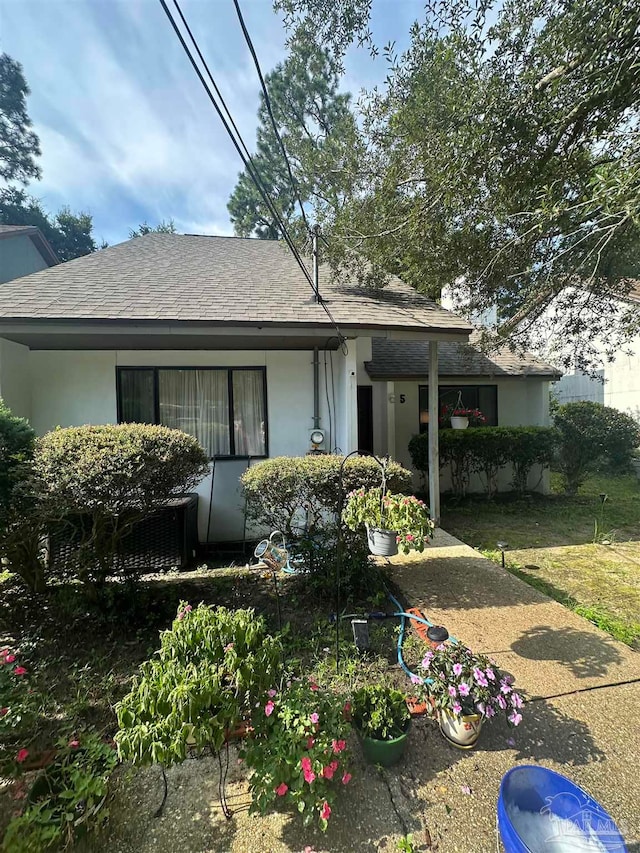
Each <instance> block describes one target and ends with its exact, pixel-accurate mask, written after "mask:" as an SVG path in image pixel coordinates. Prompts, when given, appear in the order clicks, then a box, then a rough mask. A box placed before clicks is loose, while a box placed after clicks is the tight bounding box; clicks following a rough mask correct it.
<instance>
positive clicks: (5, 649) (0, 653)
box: [0, 648, 9, 658]
mask: <svg viewBox="0 0 640 853" xmlns="http://www.w3.org/2000/svg"><path fill="white" fill-rule="evenodd" d="M8 654H9V649H7V648H4V649H2V651H1V652H0V658H6V656H7V655H8Z"/></svg>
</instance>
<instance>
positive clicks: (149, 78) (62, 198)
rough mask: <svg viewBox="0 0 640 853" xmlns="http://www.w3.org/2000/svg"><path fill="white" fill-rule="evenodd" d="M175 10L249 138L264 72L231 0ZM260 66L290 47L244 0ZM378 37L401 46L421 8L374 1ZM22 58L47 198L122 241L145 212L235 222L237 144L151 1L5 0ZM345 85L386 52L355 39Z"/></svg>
mask: <svg viewBox="0 0 640 853" xmlns="http://www.w3.org/2000/svg"><path fill="white" fill-rule="evenodd" d="M181 6H182V9H183V11H184V13H185V16H186V17H187V19H188V21H189V23H190V25H191V28H192V30H193V31H194V33H195V35H196V37H197V38H198V40H199V43H200V46H201V49H202V51H203V53H204V55H205V57H206V58H207V60H208V62H209V65H210V67H211V69H212V71H213V73H214V75H215V77H216V80H217V82H218V85H219V86H220V89H221V90H222V92H223V94H224V96H225V98H226V99H227V102H228V104H229V107H230V109H231V112H232V114H233V116H234V118H235V119H236V122H237V124H238V126H239V128H240V130H241V132H242V134H243V136H244V138H245V141H246V142H247V144H248V146H249V148H250V150H251V149H252V148H253V144H254V140H255V127H256V119H255V115H256V110H257V107H258V93H259V85H258V81H257V78H256V74H255V70H254V67H253V65H252V63H251V59H250V57H249V54H248V51H247V49H246V46H245V45H244V41H243V40H242V35H241V32H240V30H239V26H238V22H237V19H236V17H235V12H234V8H233V3H232V0H182V3H181ZM241 6H242V9H243V13H244V17H245V21H246V23H247V26H248V28H249V31H250V33H251V35H252V38H253V41H254V45H255V47H256V50H257V52H258V56H259V59H260V62H261V65H262V68H263V71H265V72H266V71H268V70H269V69H270V68H271V67H273V65H275V64H276V63H277V62H278V61H279V60H280V59H281V58H282V57H283V55H284V41H285V32H284V30H283V27H282V24H281V21H280V19H279V18H278V16H277V15H276V14H275V13H274V12H273V9H272V5H271V1H270V0H244V2H242V3H241ZM373 8H374V16H373V31H374V36H375V38H376V41H377V42H378V43H379V44H385V43H386V42H387V41H396V43H397V45H398V47H399V48H402V47H404V46H406V44H407V39H408V30H409V25H410V23H411V22H412V21H413V20H415V18H416V17H422V14H423V13H422V8H423V4H422V3H420V2H414V0H374V7H373ZM2 51H3V52H6V53H8V54H9V55H10V56H12V57H13V58H14V59H16V60H18V61H19V62H20V63H22V65H23V68H24V72H25V76H26V78H27V82H28V84H29V87H30V88H31V95H30V97H29V101H28V107H29V113H30V115H31V118H32V120H33V123H34V128H35V130H36V132H37V133H38V135H39V137H40V142H41V147H42V158H41V161H40V164H41V166H42V171H43V178H42V180H41V181H39V182H35V183H34V184H32V185H31V187H30V188H29V189H30V191H31V192H32V193H33V194H34V195H36V196H38V197H39V198H41V199H42V201H43V203H44V205H45V207H46V208H47V209H48V210H50V211H55V210H57V209H58V208H59V207H60V206H62V205H65V204H68V205H70V207H71V208H72V209H73V210H85V211H88V212H89V213H91V214H92V215H93V218H94V231H95V234H96V237H97V238H98V239H105V240H107V241H108V242H109V243H117V242H120V241H121V240H123V239H126V238H127V237H128V231H129V228H132V227H136V226H137V225H138V224H139V223H140V222H142V221H143V220H148V221H149V222H150V223H155V222H157V221H159V220H161V219H163V218H164V219H168V218H170V217H173V219H174V220H175V223H176V227H177V229H178V230H179V231H181V232H186V233H203V234H231V233H232V229H231V225H230V223H229V218H228V214H227V209H226V203H227V199H228V197H229V195H230V193H231V191H232V190H233V187H234V185H235V181H236V177H237V173H238V172H239V170H240V168H241V164H240V163H239V161H238V158H237V155H236V152H235V150H234V149H233V147H232V144H231V142H230V141H229V140H228V138H227V137H226V135H225V132H224V130H223V128H222V127H221V125H220V123H219V120H218V118H217V116H216V114H215V112H214V110H213V108H212V107H211V105H210V103H209V101H208V100H207V97H206V95H205V93H204V91H203V90H202V88H201V86H200V83H199V81H198V80H197V78H196V77H195V74H194V72H193V70H192V69H191V67H190V65H189V64H188V61H187V59H186V57H185V55H184V53H183V52H182V48H181V47H180V45H179V43H178V41H177V39H176V37H175V35H174V33H173V31H172V30H171V29H170V25H169V23H168V21H167V20H166V18H165V16H164V13H163V11H162V8H161V7H160V4H159V3H158V2H157V0H0V52H2ZM346 71H347V73H346V76H345V82H344V88H347V89H349V90H350V91H352V92H353V93H354V94H355V93H357V91H358V90H359V89H360V88H362V87H369V86H371V85H374V84H376V83H380V82H382V80H383V79H384V76H385V73H386V65H385V61H384V59H383V58H382V57H380V58H378V59H376V60H373V59H371V58H370V57H369V55H368V53H367V52H366V51H365V50H357V49H354V50H353V51H352V52H351V53H350V54H349V56H348V59H347V69H346Z"/></svg>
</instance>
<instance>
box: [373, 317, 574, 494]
mask: <svg viewBox="0 0 640 853" xmlns="http://www.w3.org/2000/svg"><path fill="white" fill-rule="evenodd" d="M479 337H480V332H479V331H474V332H472V334H471V336H470V338H469V343H462V344H461V343H456V342H453V341H446V342H444V343H440V344H439V345H438V382H439V386H438V403H439V408H440V406H441V405H442V404H447V403H451V404H455V403H456V401H457V400H458V397H459V396H460V397H461V399H462V403H463V405H464V406H465V407H467V408H473V409H480V411H481V412H482V413H483V414H484V416H485V418H486V424H487V426H549V424H550V418H549V389H550V383H551V382H555V381H556V380H557V379H559V377H560V375H561V374H560V372H559V371H558V370H557V369H556V368H555V367H553V366H552V365H550V364H547V363H546V362H544V361H541V360H540V359H538V358H536V357H535V356H533V355H531V354H524V355H517V354H515V353H512V352H511V351H510V350H509V349H508V348H506V347H505V348H503V349H501V350H499V351H498V352H493V353H490V354H485V353H483V352H481V351H480V349H479V348H478V347H476V346H474V343H475V342H476V341H477V340H478V339H479ZM429 359H430V344H429V342H428V341H406V342H399V341H394V340H388V339H386V340H385V339H374V340H373V344H372V358H371V361H369V362H367V363H366V364H365V366H364V367H365V371H366V374H367V376H368V378H369V380H370V382H371V384H372V386H374V387H375V386H378V387H380V388H383V389H384V394H386V395H387V399H388V400H392V401H393V402H392V416H391V417H390V418H388V419H386V420H385V421H384V422H383V423H382V424H381V429H380V446H379V448H378V449H382V447H385V448H386V449H387V450H388V452H390V453H391V454H392V455H393V456H394V458H396V459H397V460H398V461H399V462H401V463H402V464H403V465H404V466H405V467H407V468H410V469H412V464H411V458H410V456H409V452H408V450H407V448H408V445H409V441H410V439H411V437H412V436H413V435H415V434H416V433H418V432H425V431H426V430H427V428H428V423H429V405H428V403H429V376H428V369H427V368H428V365H429ZM359 381H360V380H359ZM541 474H542V472H541V471H539V470H537V469H534V470H533V471H532V473H531V475H530V483H529V485H530V487H531V488H536V487H538V488H542V490H545V488H546V485H547V484H546V480H545V479H544V478H543V479H542V481H541ZM510 478H511V474H510V472H509V471H508V470H505V471H503V472H501V474H500V475H499V477H498V485H499V487H500V488H503V489H506V488H508V485H509V480H510ZM450 486H451V480H450V477H449V473H448V471H446V470H444V471H443V472H442V474H441V477H440V487H441V490H442V491H446V490H447V489H448V488H450ZM482 488H483V487H482V483H481V482H480V479H479V477H478V476H477V475H475V476H472V478H471V482H470V491H482Z"/></svg>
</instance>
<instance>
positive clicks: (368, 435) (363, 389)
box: [358, 385, 373, 453]
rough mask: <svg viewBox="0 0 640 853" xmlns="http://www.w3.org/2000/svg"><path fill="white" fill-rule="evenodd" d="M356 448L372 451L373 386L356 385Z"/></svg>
mask: <svg viewBox="0 0 640 853" xmlns="http://www.w3.org/2000/svg"><path fill="white" fill-rule="evenodd" d="M358 450H366V451H368V452H369V453H373V387H372V386H371V385H358Z"/></svg>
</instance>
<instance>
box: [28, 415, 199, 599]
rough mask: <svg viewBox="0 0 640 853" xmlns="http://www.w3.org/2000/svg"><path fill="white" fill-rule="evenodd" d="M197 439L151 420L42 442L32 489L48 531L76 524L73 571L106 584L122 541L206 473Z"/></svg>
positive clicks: (71, 431)
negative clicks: (136, 526)
mask: <svg viewBox="0 0 640 853" xmlns="http://www.w3.org/2000/svg"><path fill="white" fill-rule="evenodd" d="M207 461H208V460H207V456H206V454H205V452H204V450H203V449H202V448H201V447H200V445H199V444H198V442H197V440H196V439H195V438H193V437H192V436H190V435H187V434H186V433H184V432H181V431H180V430H175V429H169V428H168V427H163V426H153V425H150V424H119V425H115V426H82V427H67V428H66V429H57V430H54V431H53V432H50V433H47V434H46V435H45V436H44V437H43V438H41V439H39V440H38V442H37V444H36V450H35V455H34V460H33V479H32V489H33V493H34V495H35V496H36V497H37V499H38V503H39V513H40V516H41V518H42V520H43V523H44V524H45V526H46V528H47V529H48V530H49V531H51V530H56V529H60V527H64V526H66V527H67V528H71V529H73V532H74V535H75V541H76V542H77V548H76V551H75V565H74V566H73V573H74V574H75V575H76V576H77V577H78V578H79V579H80V580H81V581H83V582H85V583H89V584H93V583H102V582H104V581H105V580H106V577H107V575H109V574H112V573H114V572H115V571H117V568H118V566H117V559H116V558H117V554H118V549H119V546H120V543H121V542H122V539H123V537H124V536H126V534H127V533H129V532H130V530H131V529H132V527H133V526H134V525H135V524H136V523H137V522H138V521H140V520H141V519H142V518H144V517H145V516H146V515H148V514H149V513H151V512H153V510H154V509H156V508H157V507H158V506H159V505H160V504H161V503H162V502H163V501H165V500H167V499H169V498H171V497H174V496H176V495H180V494H185V493H186V492H188V491H190V490H191V489H193V487H194V486H195V485H196V484H197V483H198V481H199V480H200V479H201V478H202V477H203V476H204V475H205V474H206V472H207Z"/></svg>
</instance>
